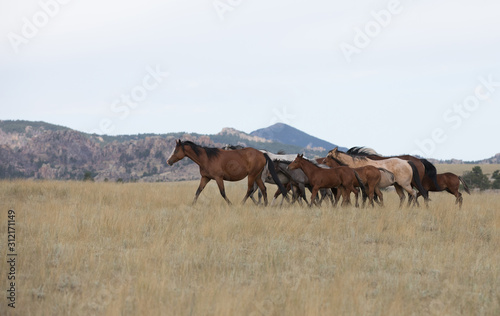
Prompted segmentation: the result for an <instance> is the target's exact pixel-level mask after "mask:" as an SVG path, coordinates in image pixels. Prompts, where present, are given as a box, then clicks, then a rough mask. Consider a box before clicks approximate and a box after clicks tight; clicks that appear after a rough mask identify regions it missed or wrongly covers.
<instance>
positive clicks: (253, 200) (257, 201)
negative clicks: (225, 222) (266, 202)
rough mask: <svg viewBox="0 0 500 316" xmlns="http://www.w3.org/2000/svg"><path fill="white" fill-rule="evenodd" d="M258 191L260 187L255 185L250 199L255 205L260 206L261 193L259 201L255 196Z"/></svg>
mask: <svg viewBox="0 0 500 316" xmlns="http://www.w3.org/2000/svg"><path fill="white" fill-rule="evenodd" d="M258 189H259V187H258V186H257V184H256V183H254V185H253V191H252V193H251V194H250V196H249V197H250V199H252V202H253V203H254V204H255V205H259V204H260V198H261V193H260V192H259V193H258V200H256V199H255V197H254V196H253V195H254V194H255V191H257V190H258Z"/></svg>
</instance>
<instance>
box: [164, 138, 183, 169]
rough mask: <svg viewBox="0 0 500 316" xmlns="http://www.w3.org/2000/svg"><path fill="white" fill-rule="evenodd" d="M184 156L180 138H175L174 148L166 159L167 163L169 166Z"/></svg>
mask: <svg viewBox="0 0 500 316" xmlns="http://www.w3.org/2000/svg"><path fill="white" fill-rule="evenodd" d="M185 156H186V153H185V152H184V145H183V144H182V141H181V140H180V139H179V140H176V141H175V148H174V150H173V151H172V153H171V154H170V157H169V158H168V160H167V164H168V165H169V166H171V165H173V164H174V163H176V162H177V161H179V160H181V159H182V158H184V157H185Z"/></svg>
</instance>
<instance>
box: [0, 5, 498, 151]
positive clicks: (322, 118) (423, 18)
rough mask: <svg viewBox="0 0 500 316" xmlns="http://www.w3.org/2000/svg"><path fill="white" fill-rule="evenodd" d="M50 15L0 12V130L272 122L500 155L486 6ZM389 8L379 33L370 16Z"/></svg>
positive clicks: (494, 59)
mask: <svg viewBox="0 0 500 316" xmlns="http://www.w3.org/2000/svg"><path fill="white" fill-rule="evenodd" d="M59 1H61V2H64V1H62V0H59ZM65 1H66V2H68V3H67V4H59V2H56V0H40V1H29V0H25V1H22V2H21V1H7V0H0V39H1V40H0V111H1V112H0V119H27V120H43V121H47V122H50V123H54V124H60V125H64V126H68V127H71V128H74V129H77V130H80V131H85V132H92V131H97V132H99V131H101V133H104V132H106V133H108V134H112V135H116V134H133V133H149V132H152V133H167V132H176V131H187V132H197V133H203V134H205V133H207V134H208V133H210V134H211V133H217V132H219V131H220V130H221V129H222V128H223V127H234V128H236V129H239V130H242V131H245V132H251V131H253V130H255V129H258V128H262V127H266V126H269V125H271V124H273V123H275V122H285V123H288V124H290V125H292V126H294V127H296V128H298V129H301V130H303V131H305V132H307V133H309V134H312V135H314V136H317V137H319V138H322V139H325V140H328V141H330V142H333V143H336V144H339V145H341V146H346V147H351V146H360V145H364V146H369V147H372V148H374V149H376V150H377V151H379V152H380V153H381V154H385V155H390V154H402V153H416V151H417V150H418V151H420V153H421V154H424V156H427V157H435V158H442V159H447V158H459V159H465V160H475V159H482V158H487V157H491V156H493V155H494V154H495V153H498V152H500V145H499V144H500V143H499V142H498V140H497V137H498V134H499V133H498V130H499V126H498V122H499V118H500V107H499V103H500V58H499V56H500V18H499V14H500V2H498V1H493V0H489V1H486V0H478V1H465V0H453V1H452V0H442V1H439V3H438V4H436V3H435V2H436V1H430V0H427V1H426V0H421V1H417V0H401V1H397V0H390V1H373V0H372V1H365V0H356V1H326V0H323V1H320V0H309V1H305V0H302V1H301V0H286V1H285V0H275V1H264V0H252V1H250V0H216V1H214V0H190V1H186V0H162V1H157V0H146V1H141V2H139V1H130V0H121V1H115V0H108V1H96V0H86V1H81V0H80V1H79V0H65ZM43 3H49V5H47V6H46V7H48V9H46V10H48V11H51V12H50V13H51V15H52V16H49V17H48V18H47V16H48V15H47V14H46V13H44V11H43V8H42V5H41V4H43ZM54 3H55V4H57V6H55V5H54ZM391 3H392V4H391ZM214 4H220V5H221V6H224V5H226V8H227V6H230V8H232V10H231V11H225V12H218V11H217V9H216V8H215V6H214ZM393 7H394V8H395V9H393V11H394V13H393V14H391V17H390V21H389V22H387V23H384V24H386V25H385V26H381V25H380V23H381V22H377V20H376V19H375V17H374V15H373V14H372V12H380V11H381V10H385V11H386V12H387V10H388V8H393ZM221 8H222V7H221ZM220 15H222V17H223V19H221V18H220ZM382 16H384V15H383V14H382ZM33 20H36V21H35V22H36V23H35V24H38V25H39V26H36V25H35V26H34V27H33V26H31V27H30V25H29V24H31V23H34V22H33ZM26 21H28V22H26ZM385 21H387V18H386V20H385ZM366 27H371V30H372V33H371V35H372V36H370V37H369V40H370V42H369V43H368V45H365V46H366V47H362V48H360V52H359V53H354V54H352V55H351V56H350V57H351V62H350V63H349V62H347V60H346V58H345V56H344V54H343V52H342V50H341V45H354V44H355V43H354V39H355V36H356V34H358V33H357V31H356V29H360V30H364V29H365V28H366ZM377 27H378V28H379V29H377ZM23 32H24V33H23ZM35 33H36V34H35ZM13 38H15V40H13ZM19 38H21V40H22V41H23V42H22V43H21V42H20V41H19ZM13 43H17V44H13ZM342 43H343V44H342ZM16 49H17V52H16ZM148 67H149V68H151V69H155V68H157V67H158V68H159V69H160V70H161V72H165V73H168V77H160V78H161V79H160V80H161V82H156V81H154V79H153V78H150V77H148V76H149V75H148V71H147V70H146V69H147V68H148ZM480 78H483V80H485V81H488V80H489V81H490V82H491V81H493V84H492V85H489V86H485V85H484V84H483V83H482V81H481V79H480ZM143 82H146V83H145V84H144V83H143ZM495 82H498V83H497V84H495ZM145 86H147V87H148V89H149V90H147V89H145V88H144V87H145ZM141 92H145V94H140V93H141ZM121 95H126V96H133V95H135V96H136V98H137V99H136V100H138V101H140V102H134V103H130V102H129V103H125V102H123V101H122V99H121ZM476 95H478V96H480V99H481V100H480V99H478V98H477V96H476ZM476 101H478V102H477V103H475V102H476ZM464 102H466V103H467V106H466V107H465V108H463V109H462V110H459V108H458V107H456V105H459V104H463V103H464ZM433 134H434V138H435V139H434V140H431V137H432V135H433ZM419 144H420V145H419Z"/></svg>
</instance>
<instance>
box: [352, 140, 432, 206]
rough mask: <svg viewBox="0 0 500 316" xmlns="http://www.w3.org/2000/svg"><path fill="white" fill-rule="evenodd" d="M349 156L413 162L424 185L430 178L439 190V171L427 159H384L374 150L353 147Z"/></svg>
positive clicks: (409, 198) (409, 157)
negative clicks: (426, 179)
mask: <svg viewBox="0 0 500 316" xmlns="http://www.w3.org/2000/svg"><path fill="white" fill-rule="evenodd" d="M346 153H347V154H349V155H358V156H366V157H368V158H370V159H372V160H383V159H387V158H399V159H403V160H408V161H413V163H414V164H415V166H416V167H417V170H418V175H419V176H420V182H421V183H423V181H424V178H429V179H430V180H431V181H432V182H433V183H434V185H435V187H436V188H438V189H439V185H438V183H437V179H436V175H437V170H436V167H435V166H434V165H433V164H432V163H431V162H430V161H428V160H427V159H424V158H417V157H415V156H411V155H399V156H388V157H384V156H381V155H380V154H379V153H377V152H376V151H375V150H373V149H372V148H367V147H352V148H350V149H349V150H347V152H346ZM412 185H413V186H414V187H416V183H415V182H414V181H412ZM411 202H412V196H411V195H408V205H410V203H411ZM425 203H426V204H427V203H428V199H426V200H425Z"/></svg>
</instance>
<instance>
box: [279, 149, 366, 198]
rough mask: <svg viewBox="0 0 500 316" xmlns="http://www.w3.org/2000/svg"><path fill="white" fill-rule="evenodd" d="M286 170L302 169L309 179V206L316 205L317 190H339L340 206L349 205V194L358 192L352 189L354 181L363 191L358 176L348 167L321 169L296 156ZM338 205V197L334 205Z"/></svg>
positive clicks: (302, 157) (302, 156)
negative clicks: (310, 191) (310, 187)
mask: <svg viewBox="0 0 500 316" xmlns="http://www.w3.org/2000/svg"><path fill="white" fill-rule="evenodd" d="M288 168H289V169H291V170H294V169H298V168H300V169H302V171H304V173H305V174H306V176H307V178H308V179H309V183H310V184H311V185H312V187H313V188H312V195H311V204H309V206H312V203H314V204H316V205H318V204H317V202H316V196H317V195H318V191H319V189H330V188H340V190H339V191H340V192H341V193H342V198H343V199H342V205H348V204H351V199H350V194H351V192H358V191H357V189H356V188H354V183H355V181H356V179H358V182H359V184H360V187H361V189H362V190H363V191H364V190H365V188H364V185H363V181H361V179H360V178H359V175H358V174H357V173H356V172H355V171H354V170H353V169H351V168H349V167H345V166H343V167H336V168H332V169H323V168H321V167H319V166H317V165H316V164H314V163H313V162H311V161H309V160H307V159H304V155H297V157H296V158H295V160H294V161H292V163H291V164H290V165H288ZM337 203H338V197H337V199H336V201H335V204H337Z"/></svg>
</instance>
